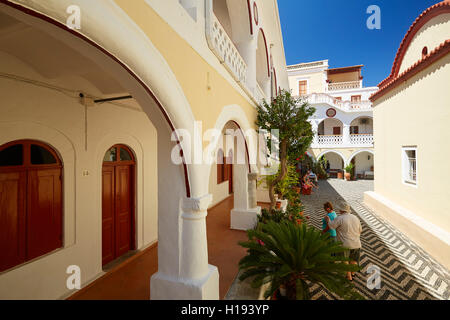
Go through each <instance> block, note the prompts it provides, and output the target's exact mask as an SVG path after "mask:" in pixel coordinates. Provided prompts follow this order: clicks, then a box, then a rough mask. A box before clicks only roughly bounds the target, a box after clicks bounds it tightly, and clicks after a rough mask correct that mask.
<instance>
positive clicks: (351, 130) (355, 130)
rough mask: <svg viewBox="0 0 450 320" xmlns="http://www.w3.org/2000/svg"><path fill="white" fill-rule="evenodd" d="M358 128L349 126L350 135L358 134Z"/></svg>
mask: <svg viewBox="0 0 450 320" xmlns="http://www.w3.org/2000/svg"><path fill="white" fill-rule="evenodd" d="M358 133H359V127H358V126H350V134H358Z"/></svg>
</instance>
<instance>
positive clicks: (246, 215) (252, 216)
mask: <svg viewBox="0 0 450 320" xmlns="http://www.w3.org/2000/svg"><path fill="white" fill-rule="evenodd" d="M234 167H235V168H236V169H235V170H234V175H233V179H234V181H235V182H236V183H235V184H234V209H233V210H231V223H230V225H231V229H236V230H248V229H252V228H254V227H255V225H256V223H257V221H258V219H257V217H258V215H259V214H261V207H258V206H257V204H256V178H257V174H256V173H247V172H248V165H246V164H242V165H235V166H234Z"/></svg>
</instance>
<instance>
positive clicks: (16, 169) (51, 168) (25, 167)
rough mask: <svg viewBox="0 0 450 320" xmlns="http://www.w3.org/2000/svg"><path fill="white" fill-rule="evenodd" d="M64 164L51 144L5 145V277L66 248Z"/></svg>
mask: <svg viewBox="0 0 450 320" xmlns="http://www.w3.org/2000/svg"><path fill="white" fill-rule="evenodd" d="M61 190H62V163H61V160H60V159H59V157H58V155H57V153H56V152H55V151H54V150H53V149H52V148H51V147H49V146H48V145H46V144H44V143H42V142H38V141H34V140H20V141H14V142H10V143H7V144H5V145H3V146H0V252H1V259H0V272H1V271H4V270H7V269H9V268H12V267H14V266H17V265H19V264H21V263H24V262H26V261H29V260H32V259H35V258H37V257H39V256H42V255H44V254H46V253H49V252H51V251H53V250H55V249H58V248H61V247H62V237H63V228H62V193H61Z"/></svg>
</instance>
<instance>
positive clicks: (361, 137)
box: [350, 133, 373, 147]
mask: <svg viewBox="0 0 450 320" xmlns="http://www.w3.org/2000/svg"><path fill="white" fill-rule="evenodd" d="M350 144H351V145H358V146H364V147H373V134H372V133H360V134H351V135H350Z"/></svg>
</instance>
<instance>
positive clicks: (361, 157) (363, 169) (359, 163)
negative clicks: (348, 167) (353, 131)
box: [350, 150, 374, 179]
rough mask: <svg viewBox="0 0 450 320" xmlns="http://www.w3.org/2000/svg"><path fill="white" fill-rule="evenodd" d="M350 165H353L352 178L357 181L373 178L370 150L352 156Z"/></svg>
mask: <svg viewBox="0 0 450 320" xmlns="http://www.w3.org/2000/svg"><path fill="white" fill-rule="evenodd" d="M350 162H351V163H353V165H354V168H353V169H354V172H353V176H354V177H355V178H357V179H373V178H374V153H373V151H372V150H360V151H357V152H355V153H354V154H352V156H351V161H350Z"/></svg>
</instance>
